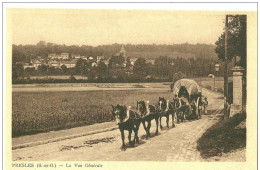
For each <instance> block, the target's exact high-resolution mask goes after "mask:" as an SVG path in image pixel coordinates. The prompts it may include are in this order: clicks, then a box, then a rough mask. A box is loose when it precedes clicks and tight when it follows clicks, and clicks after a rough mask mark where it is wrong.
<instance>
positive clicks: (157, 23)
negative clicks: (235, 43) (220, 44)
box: [9, 9, 225, 46]
mask: <svg viewBox="0 0 260 170" xmlns="http://www.w3.org/2000/svg"><path fill="white" fill-rule="evenodd" d="M9 12H10V18H9V19H10V20H11V30H12V44H16V45H19V44H22V45H25V44H36V43H38V42H39V41H45V42H51V43H56V44H66V45H79V46H81V45H92V46H97V45H106V44H113V43H118V44H127V43H130V44H153V43H154V44H181V43H191V44H196V43H205V44H215V42H216V41H217V39H218V37H219V36H220V35H221V33H222V32H223V28H224V18H225V15H224V14H223V13H220V12H205V11H204V12H202V11H201V12H199V11H193V12H191V11H190V12H188V11H169V10H168V11H167V10H158V11H152V10H108V9H107V10H94V9H91V10H87V9H10V10H9Z"/></svg>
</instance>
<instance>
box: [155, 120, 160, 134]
mask: <svg viewBox="0 0 260 170" xmlns="http://www.w3.org/2000/svg"><path fill="white" fill-rule="evenodd" d="M155 122H156V132H155V135H158V126H159V117H155Z"/></svg>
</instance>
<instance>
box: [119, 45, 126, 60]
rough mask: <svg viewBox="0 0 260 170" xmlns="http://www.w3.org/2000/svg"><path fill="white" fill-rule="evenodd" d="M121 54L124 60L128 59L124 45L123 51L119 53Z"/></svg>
mask: <svg viewBox="0 0 260 170" xmlns="http://www.w3.org/2000/svg"><path fill="white" fill-rule="evenodd" d="M119 53H120V54H121V55H122V56H123V57H124V58H126V51H125V47H124V45H122V47H121V50H120V51H119Z"/></svg>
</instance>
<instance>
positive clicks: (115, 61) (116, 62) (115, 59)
mask: <svg viewBox="0 0 260 170" xmlns="http://www.w3.org/2000/svg"><path fill="white" fill-rule="evenodd" d="M124 61H125V58H124V57H123V56H122V55H118V56H117V55H113V56H112V57H111V58H110V59H109V68H113V67H118V66H119V67H120V66H122V65H123V63H124Z"/></svg>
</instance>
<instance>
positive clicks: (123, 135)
mask: <svg viewBox="0 0 260 170" xmlns="http://www.w3.org/2000/svg"><path fill="white" fill-rule="evenodd" d="M120 132H121V139H122V146H121V149H125V134H124V128H122V127H121V128H120Z"/></svg>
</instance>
